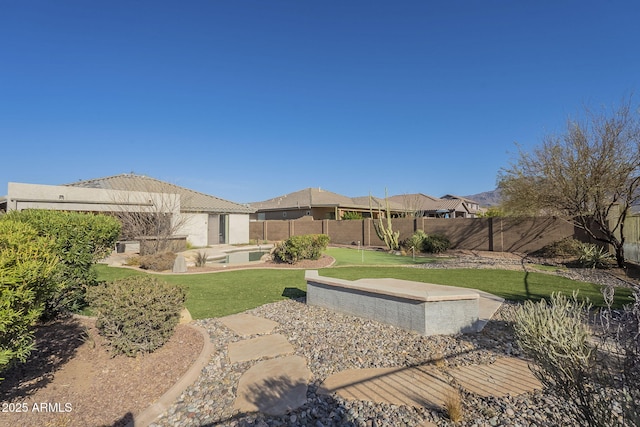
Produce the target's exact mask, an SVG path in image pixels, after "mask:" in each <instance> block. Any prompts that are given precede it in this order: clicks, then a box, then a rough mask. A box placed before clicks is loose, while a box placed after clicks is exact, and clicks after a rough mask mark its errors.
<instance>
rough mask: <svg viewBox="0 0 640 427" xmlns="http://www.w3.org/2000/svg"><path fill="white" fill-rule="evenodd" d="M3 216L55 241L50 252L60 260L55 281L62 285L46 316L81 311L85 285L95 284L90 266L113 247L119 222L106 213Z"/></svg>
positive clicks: (30, 212) (31, 212) (49, 302)
mask: <svg viewBox="0 0 640 427" xmlns="http://www.w3.org/2000/svg"><path fill="white" fill-rule="evenodd" d="M3 219H11V220H15V221H20V222H24V223H27V224H29V225H30V226H32V227H33V228H34V229H35V230H36V232H37V233H38V235H40V236H44V237H48V238H52V239H53V240H54V245H53V251H54V252H55V254H56V255H57V256H58V258H59V259H60V263H59V264H58V269H57V279H56V280H58V281H59V282H60V284H61V285H62V286H61V287H60V289H59V290H58V292H56V293H55V294H53V295H52V296H51V297H50V298H49V299H48V300H47V302H46V306H45V313H44V314H45V316H46V317H52V316H54V315H55V314H57V313H59V312H62V311H66V310H70V311H79V310H81V309H82V308H83V307H84V306H85V305H86V303H85V300H84V294H85V292H86V288H87V287H88V286H93V285H95V284H96V283H97V279H96V274H95V272H94V271H93V269H92V266H93V264H94V263H96V262H97V261H99V260H100V259H102V258H104V257H106V256H107V255H109V254H110V253H111V251H112V250H113V247H114V245H115V242H116V240H117V239H118V235H119V234H120V222H118V220H117V219H115V218H113V217H110V216H106V215H94V214H89V213H81V212H60V211H48V210H25V211H21V212H15V211H14V212H10V213H9V214H7V215H5V216H4V217H3Z"/></svg>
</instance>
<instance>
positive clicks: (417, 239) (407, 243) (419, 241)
mask: <svg viewBox="0 0 640 427" xmlns="http://www.w3.org/2000/svg"><path fill="white" fill-rule="evenodd" d="M427 237H428V236H427V234H426V233H425V232H424V231H422V230H416V231H415V232H414V233H413V234H412V235H411V237H409V238H407V239H405V240H404V241H403V242H402V246H403V247H404V248H406V249H408V250H411V249H414V250H417V251H418V252H420V251H422V250H423V246H424V240H425V239H426V238H427Z"/></svg>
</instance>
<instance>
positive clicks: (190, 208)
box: [65, 173, 255, 213]
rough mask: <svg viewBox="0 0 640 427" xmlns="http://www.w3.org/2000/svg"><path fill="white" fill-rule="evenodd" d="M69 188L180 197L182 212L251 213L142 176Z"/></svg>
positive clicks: (122, 176) (116, 177) (128, 175)
mask: <svg viewBox="0 0 640 427" xmlns="http://www.w3.org/2000/svg"><path fill="white" fill-rule="evenodd" d="M65 185H66V186H69V187H85V188H101V189H105V190H121V191H140V192H147V193H165V194H178V195H180V208H181V210H182V211H183V212H218V213H253V212H255V210H254V209H251V208H250V207H248V206H246V205H241V204H239V203H234V202H230V201H228V200H224V199H220V198H218V197H215V196H210V195H208V194H204V193H200V192H198V191H194V190H190V189H188V188H184V187H180V186H178V185H175V184H171V183H168V182H164V181H160V180H157V179H155V178H151V177H148V176H144V175H135V174H132V173H125V174H120V175H114V176H108V177H105V178H96V179H90V180H86V181H78V182H74V183H71V184H65Z"/></svg>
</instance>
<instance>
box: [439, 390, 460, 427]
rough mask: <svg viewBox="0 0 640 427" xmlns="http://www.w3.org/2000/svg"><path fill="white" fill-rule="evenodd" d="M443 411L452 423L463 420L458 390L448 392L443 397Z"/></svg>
mask: <svg viewBox="0 0 640 427" xmlns="http://www.w3.org/2000/svg"><path fill="white" fill-rule="evenodd" d="M444 409H445V411H446V412H447V416H448V417H449V419H450V420H451V421H453V422H454V423H459V422H460V421H462V419H463V418H464V410H463V408H462V397H461V396H460V391H459V390H455V391H454V390H452V391H449V392H448V393H447V394H445V396H444Z"/></svg>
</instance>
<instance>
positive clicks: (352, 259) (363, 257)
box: [324, 248, 442, 267]
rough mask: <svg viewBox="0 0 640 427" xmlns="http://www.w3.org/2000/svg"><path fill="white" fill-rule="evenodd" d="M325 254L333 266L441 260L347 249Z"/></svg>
mask: <svg viewBox="0 0 640 427" xmlns="http://www.w3.org/2000/svg"><path fill="white" fill-rule="evenodd" d="M324 253H325V254H327V255H329V256H332V257H334V258H335V259H336V262H335V264H334V266H336V267H342V266H346V265H411V264H424V263H427V262H434V261H437V260H441V259H442V258H433V257H426V256H424V254H416V257H415V260H414V259H413V256H402V255H393V254H389V253H387V252H383V251H370V250H357V249H349V248H327V250H326V251H325V252H324Z"/></svg>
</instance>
